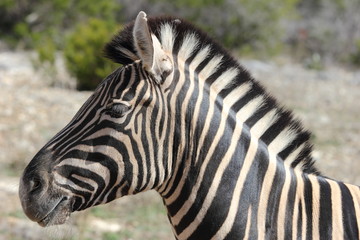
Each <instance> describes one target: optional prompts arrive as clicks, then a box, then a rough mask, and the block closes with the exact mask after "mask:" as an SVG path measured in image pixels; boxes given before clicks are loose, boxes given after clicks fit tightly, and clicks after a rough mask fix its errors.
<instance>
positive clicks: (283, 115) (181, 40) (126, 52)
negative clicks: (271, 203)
mask: <svg viewBox="0 0 360 240" xmlns="http://www.w3.org/2000/svg"><path fill="white" fill-rule="evenodd" d="M148 25H149V28H150V30H151V32H152V34H154V35H156V37H157V38H158V39H159V40H160V42H161V44H162V45H163V48H164V50H165V51H167V52H170V53H172V54H173V55H174V54H177V53H178V52H179V49H180V47H181V46H182V44H189V43H188V42H189V39H192V40H195V42H196V43H195V45H193V46H192V48H190V49H192V53H191V54H190V55H191V56H194V55H195V54H197V53H198V52H199V51H200V50H202V49H204V48H206V47H207V48H209V49H210V50H209V56H208V57H207V59H206V60H204V62H206V61H209V60H210V59H211V57H213V56H214V55H216V56H221V64H219V66H218V68H217V70H223V71H224V70H225V69H237V73H238V74H237V76H236V77H235V78H234V79H233V81H232V82H231V84H227V86H226V88H224V89H221V90H218V92H219V94H220V95H221V94H222V93H223V94H225V93H226V92H229V91H231V89H233V88H235V87H237V86H240V85H242V84H244V83H248V84H249V86H251V88H250V89H249V91H248V92H247V94H246V95H245V97H248V98H254V97H255V96H261V97H262V98H261V99H262V100H261V101H262V102H261V104H259V108H258V109H256V111H255V112H254V114H253V115H252V116H251V117H250V118H249V119H247V120H246V121H245V122H244V125H245V126H247V127H248V128H251V127H252V126H253V125H254V124H255V123H256V121H257V119H259V118H261V117H263V116H265V114H266V113H268V112H269V111H270V110H274V112H275V115H274V121H269V126H267V129H266V131H265V132H263V133H262V134H261V136H259V140H260V141H262V142H263V143H264V144H265V145H267V146H269V144H270V143H271V142H272V141H273V140H274V139H276V141H277V145H280V146H277V149H281V151H279V152H278V154H277V156H278V159H281V160H283V161H284V162H285V164H288V165H289V166H290V167H292V168H298V169H301V170H302V171H304V172H306V173H313V174H319V173H318V170H317V169H316V168H315V167H314V160H313V158H312V144H311V143H310V136H311V135H310V133H309V132H308V131H306V130H305V129H304V128H303V126H302V124H301V123H300V122H299V121H298V120H296V119H294V117H293V116H292V113H291V112H290V111H288V110H286V109H284V108H283V107H281V106H279V104H278V103H277V102H276V100H275V99H274V98H273V97H272V96H270V95H269V94H268V93H266V92H265V90H264V88H263V87H262V86H261V85H260V84H259V83H258V82H257V81H255V80H254V79H253V78H252V77H251V76H250V74H249V73H248V72H247V71H246V70H245V69H244V68H243V67H242V66H241V65H240V64H239V63H238V61H236V60H235V59H234V58H233V57H232V56H231V55H230V54H229V53H228V52H227V51H226V50H225V49H224V48H223V47H221V46H220V45H219V44H218V43H216V42H215V41H214V40H213V39H211V38H210V37H208V36H207V35H206V34H205V33H204V32H202V31H201V30H199V29H198V28H196V27H194V26H193V25H192V24H190V23H188V22H187V21H185V20H182V19H178V18H172V17H161V18H149V19H148ZM133 27H134V23H130V24H129V25H127V26H125V28H124V29H123V30H122V31H120V33H118V34H117V35H115V36H114V38H113V39H112V40H111V41H110V42H109V43H108V44H107V45H106V46H105V48H104V53H105V56H106V57H108V58H110V59H111V60H113V61H114V62H117V63H120V64H123V65H126V64H130V63H132V62H134V61H136V60H139V59H140V57H139V55H138V54H137V52H136V49H135V46H134V39H133V35H132V32H133ZM210 55H211V56H210ZM177 56H178V58H181V56H179V55H177ZM184 60H186V58H185V59H184ZM239 107H241V106H239Z"/></svg>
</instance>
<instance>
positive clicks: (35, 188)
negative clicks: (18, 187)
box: [28, 177, 43, 194]
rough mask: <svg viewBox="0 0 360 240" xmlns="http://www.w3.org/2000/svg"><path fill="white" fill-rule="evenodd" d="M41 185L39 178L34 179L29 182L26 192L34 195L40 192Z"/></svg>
mask: <svg viewBox="0 0 360 240" xmlns="http://www.w3.org/2000/svg"><path fill="white" fill-rule="evenodd" d="M42 186H43V183H42V182H41V179H40V178H39V177H34V179H31V180H30V181H29V187H28V191H29V194H35V193H36V192H41V189H42Z"/></svg>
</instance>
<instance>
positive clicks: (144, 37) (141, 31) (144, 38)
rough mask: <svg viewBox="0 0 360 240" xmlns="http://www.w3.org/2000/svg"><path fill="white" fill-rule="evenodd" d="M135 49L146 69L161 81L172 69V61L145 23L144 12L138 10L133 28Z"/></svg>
mask: <svg viewBox="0 0 360 240" xmlns="http://www.w3.org/2000/svg"><path fill="white" fill-rule="evenodd" d="M133 37H134V43H135V48H136V51H137V53H138V55H139V57H140V58H141V60H142V62H143V66H144V68H145V70H146V71H148V72H149V73H150V74H152V75H153V76H154V78H155V79H156V80H157V81H158V83H161V82H162V81H163V80H164V76H167V75H169V73H170V72H171V71H172V69H173V68H172V62H171V60H170V58H169V56H167V55H166V53H165V52H164V51H163V49H162V46H161V43H160V41H159V39H158V38H157V37H156V36H155V35H154V34H151V32H150V29H149V26H148V24H147V18H146V14H145V13H144V12H142V11H141V12H139V14H138V15H137V17H136V20H135V25H134V29H133Z"/></svg>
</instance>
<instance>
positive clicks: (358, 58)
mask: <svg viewBox="0 0 360 240" xmlns="http://www.w3.org/2000/svg"><path fill="white" fill-rule="evenodd" d="M355 45H356V46H355V48H356V50H355V52H354V53H353V54H352V55H351V62H352V63H353V64H355V65H356V66H360V39H359V40H357V41H356V43H355Z"/></svg>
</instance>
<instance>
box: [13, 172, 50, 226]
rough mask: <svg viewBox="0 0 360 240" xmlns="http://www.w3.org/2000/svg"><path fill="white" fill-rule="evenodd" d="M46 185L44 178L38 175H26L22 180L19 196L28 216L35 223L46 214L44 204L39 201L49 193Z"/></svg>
mask: <svg viewBox="0 0 360 240" xmlns="http://www.w3.org/2000/svg"><path fill="white" fill-rule="evenodd" d="M46 185H47V184H46V183H45V180H44V178H43V177H40V175H38V174H33V175H28V174H26V173H24V175H23V177H22V178H21V180H20V185H19V196H20V201H21V205H22V207H23V209H24V212H25V214H26V216H28V218H30V219H31V220H33V221H38V220H39V218H41V217H42V216H43V215H44V214H45V213H44V212H43V211H42V209H43V207H42V206H41V205H42V204H43V203H42V201H39V200H40V199H41V198H42V195H44V193H46V191H47V190H46ZM36 205H37V206H36Z"/></svg>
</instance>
